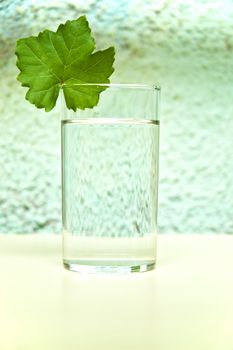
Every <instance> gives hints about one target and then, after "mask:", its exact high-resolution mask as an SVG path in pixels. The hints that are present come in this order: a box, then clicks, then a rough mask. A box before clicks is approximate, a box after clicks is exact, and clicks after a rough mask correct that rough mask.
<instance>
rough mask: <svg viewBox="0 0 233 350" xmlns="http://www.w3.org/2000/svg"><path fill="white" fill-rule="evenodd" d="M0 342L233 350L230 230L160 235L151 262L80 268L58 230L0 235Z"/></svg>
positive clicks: (91, 349) (24, 347)
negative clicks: (124, 268) (128, 270)
mask: <svg viewBox="0 0 233 350" xmlns="http://www.w3.org/2000/svg"><path fill="white" fill-rule="evenodd" d="M0 349H1V350H47V349H48V350H65V349H69V350H105V349H108V350H115V349H117V350H131V349H132V350H133V349H135V350H142V349H143V350H144V349H145V350H152V349H153V350H154V349H156V350H183V349H185V350H194V349H195V350H215V349H216V350H232V349H233V236H229V235H159V237H158V265H157V268H156V270H154V271H151V272H146V273H141V274H139V273H135V274H127V275H116V274H114V275H110V274H106V275H87V274H79V273H75V272H70V271H67V270H65V269H64V268H63V266H62V264H61V237H60V236H56V235H41V234H40V235H39V234H38V235H36V234H34V235H7V236H6V235H0Z"/></svg>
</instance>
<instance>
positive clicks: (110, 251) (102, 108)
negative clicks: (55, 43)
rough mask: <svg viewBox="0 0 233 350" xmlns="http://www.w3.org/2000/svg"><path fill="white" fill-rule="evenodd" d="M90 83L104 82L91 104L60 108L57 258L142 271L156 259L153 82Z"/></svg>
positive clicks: (101, 268) (78, 267)
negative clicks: (60, 233)
mask: <svg viewBox="0 0 233 350" xmlns="http://www.w3.org/2000/svg"><path fill="white" fill-rule="evenodd" d="M87 85H88V84H83V85H82V87H83V88H84V89H85V87H87ZM91 85H92V86H93V87H96V88H98V87H101V89H102V90H103V89H104V91H102V92H101V94H100V97H99V102H98V104H97V106H96V107H94V108H93V109H90V108H88V109H85V110H77V112H73V111H71V110H68V109H66V108H64V110H63V120H62V125H61V129H62V223H63V262H64V266H65V267H66V268H67V269H69V270H72V271H78V272H144V271H148V270H151V269H153V268H154V267H155V264H156V235H157V197H158V161H159V95H160V88H159V87H158V86H155V85H135V84H91ZM83 91H85V90H83Z"/></svg>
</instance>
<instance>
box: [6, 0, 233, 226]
mask: <svg viewBox="0 0 233 350" xmlns="http://www.w3.org/2000/svg"><path fill="white" fill-rule="evenodd" d="M81 14H86V15H87V17H88V19H89V22H90V25H91V27H92V28H93V32H94V35H95V37H96V41H97V43H98V46H99V48H104V47H107V46H109V45H112V44H114V45H115V46H116V51H117V54H116V63H115V73H114V75H113V77H112V81H113V82H124V83H127V82H131V83H133V82H138V83H154V82H157V83H159V84H160V85H161V86H162V108H161V144H160V186H159V230H160V232H164V233H165V232H180V233H196V232H198V233H208V232H216V233H222V232H225V233H233V103H232V101H233V20H232V18H233V2H232V1H230V0H228V1H227V0H222V1H220V0H215V1H210V0H203V1H200V0H195V1H194V0H192V1H191V0H190V1H185V0H158V1H154V0H134V1H133V0H132V1H130V0H128V1H127V0H115V1H113V0H99V1H94V0H85V1H83V0H81V1H76V0H63V1H55V0H53V1H45V0H38V1H32V0H22V1H19V0H13V1H9V0H8V1H7V0H6V1H3V2H1V4H0V23H1V25H0V73H1V74H0V232H3V233H14V232H15V233H28V232H60V230H61V220H60V212H61V204H60V201H61V198H60V197H61V196H60V188H61V185H60V111H59V108H57V109H55V110H53V111H52V112H50V113H45V112H43V111H41V110H37V109H36V108H35V107H34V106H33V105H31V104H29V103H28V102H26V101H25V100H24V94H25V90H24V89H23V88H22V87H20V85H19V83H18V82H17V81H16V79H15V77H16V75H17V69H16V67H15V57H14V46H15V41H16V40H17V39H18V38H20V37H23V36H28V35H31V34H37V33H38V31H39V30H43V29H45V28H49V29H55V28H56V27H57V25H58V24H59V23H61V22H65V21H66V20H67V19H75V18H77V17H78V16H80V15H81Z"/></svg>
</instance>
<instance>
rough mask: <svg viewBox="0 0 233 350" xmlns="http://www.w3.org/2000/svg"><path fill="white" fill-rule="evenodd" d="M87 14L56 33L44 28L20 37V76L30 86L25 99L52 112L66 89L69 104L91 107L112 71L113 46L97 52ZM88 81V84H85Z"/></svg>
mask: <svg viewBox="0 0 233 350" xmlns="http://www.w3.org/2000/svg"><path fill="white" fill-rule="evenodd" d="M94 49H95V41H94V39H93V38H92V37H91V30H90V28H89V25H88V22H87V19H86V17H85V16H81V17H79V18H78V19H77V20H74V21H67V22H66V23H65V24H61V25H60V26H59V27H58V29H57V31H56V32H52V31H50V30H44V31H43V32H41V33H39V35H38V36H31V37H28V38H23V39H19V40H18V41H17V46H16V56H17V63H16V65H17V67H18V68H19V70H20V73H19V75H18V77H17V79H18V80H19V81H20V82H21V84H22V86H26V87H28V88H29V89H28V91H27V93H26V99H27V100H28V101H29V102H31V103H33V104H34V105H36V107H38V108H45V110H46V112H48V111H50V110H51V109H52V108H53V107H54V106H55V104H56V101H57V98H58V95H59V92H60V90H61V89H62V90H63V93H64V97H65V101H66V105H67V107H68V108H69V109H73V110H74V111H76V109H77V108H80V109H85V108H92V107H94V106H96V105H97V103H98V100H99V94H100V93H101V91H103V90H105V89H106V86H101V85H94V83H96V84H106V83H109V77H110V75H111V74H112V73H113V71H114V68H113V62H114V53H115V52H114V48H113V47H109V48H108V49H106V50H103V51H97V52H94V53H93V51H94ZM83 84H86V85H83Z"/></svg>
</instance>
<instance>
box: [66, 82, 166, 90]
mask: <svg viewBox="0 0 233 350" xmlns="http://www.w3.org/2000/svg"><path fill="white" fill-rule="evenodd" d="M64 85H65V84H64ZM72 85H73V86H74V85H75V86H103V87H113V88H123V89H142V90H157V91H160V90H161V87H160V85H158V84H137V83H80V84H72Z"/></svg>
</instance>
